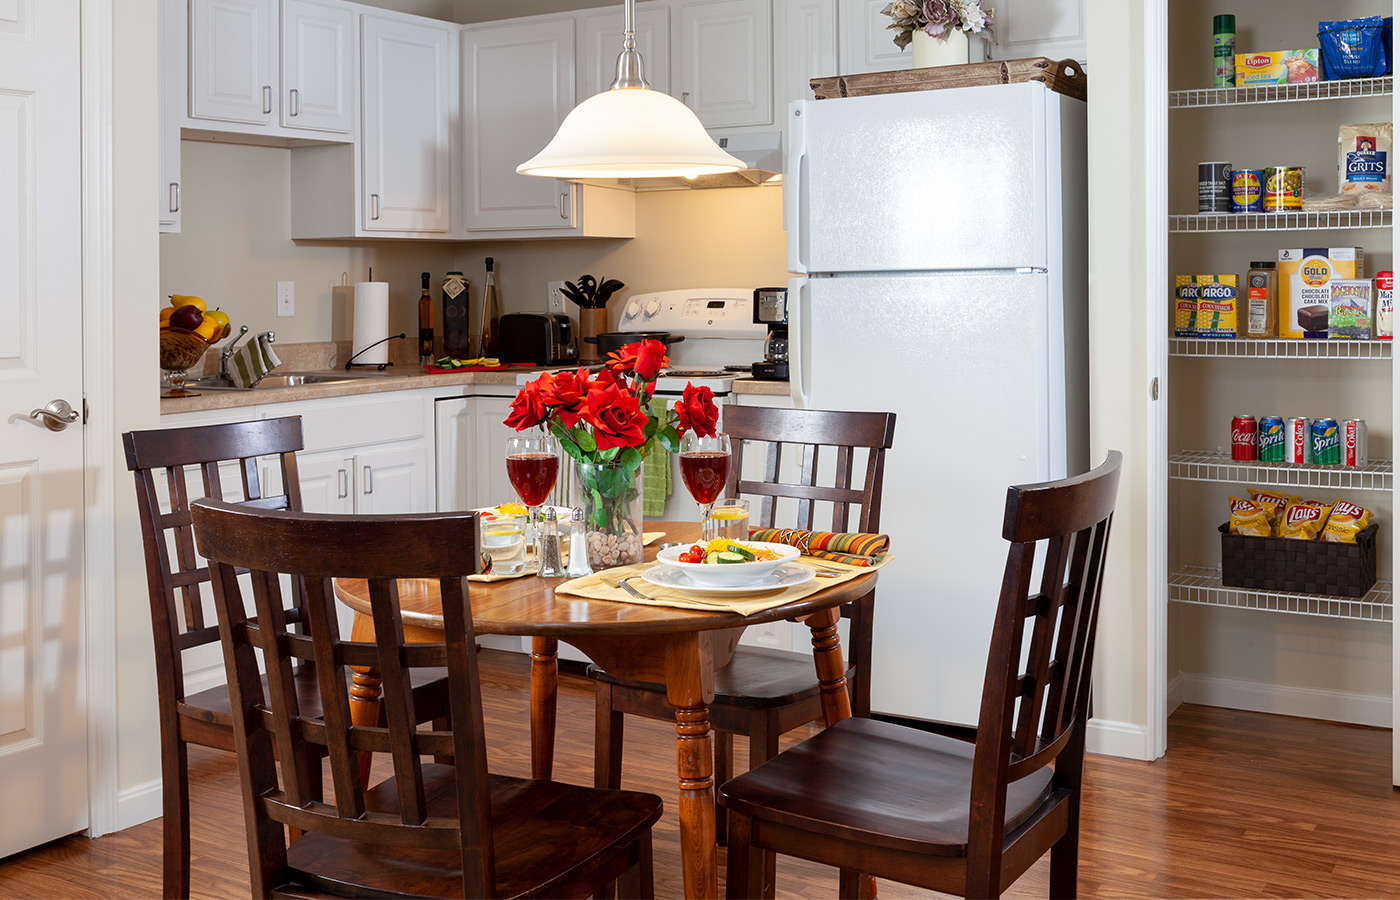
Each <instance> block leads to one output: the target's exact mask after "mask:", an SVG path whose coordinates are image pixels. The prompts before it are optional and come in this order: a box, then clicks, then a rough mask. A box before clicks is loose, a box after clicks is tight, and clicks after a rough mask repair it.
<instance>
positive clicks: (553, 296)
mask: <svg viewBox="0 0 1400 900" xmlns="http://www.w3.org/2000/svg"><path fill="white" fill-rule="evenodd" d="M545 311H546V312H552V313H561V312H563V311H564V282H562V281H551V282H549V306H548V308H547V309H546V310H545Z"/></svg>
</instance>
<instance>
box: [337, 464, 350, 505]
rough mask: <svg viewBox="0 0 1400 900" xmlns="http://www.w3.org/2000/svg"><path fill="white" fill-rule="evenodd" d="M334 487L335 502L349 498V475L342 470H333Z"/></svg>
mask: <svg viewBox="0 0 1400 900" xmlns="http://www.w3.org/2000/svg"><path fill="white" fill-rule="evenodd" d="M335 486H336V492H335V498H336V499H337V500H344V499H345V498H346V497H349V496H350V478H349V473H348V472H346V471H345V470H344V469H336V470H335Z"/></svg>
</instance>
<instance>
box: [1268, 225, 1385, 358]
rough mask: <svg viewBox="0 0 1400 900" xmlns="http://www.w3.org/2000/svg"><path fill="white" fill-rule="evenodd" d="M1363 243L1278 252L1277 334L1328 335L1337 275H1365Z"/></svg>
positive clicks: (1342, 277) (1360, 276)
mask: <svg viewBox="0 0 1400 900" xmlns="http://www.w3.org/2000/svg"><path fill="white" fill-rule="evenodd" d="M1365 277H1366V272H1365V254H1364V253H1363V252H1362V250H1361V248H1360V247H1323V248H1307V249H1301V250H1280V251H1279V252H1278V336H1279V337H1281V338H1326V337H1327V320H1328V318H1329V317H1330V315H1331V309H1332V282H1333V280H1335V279H1344V278H1365Z"/></svg>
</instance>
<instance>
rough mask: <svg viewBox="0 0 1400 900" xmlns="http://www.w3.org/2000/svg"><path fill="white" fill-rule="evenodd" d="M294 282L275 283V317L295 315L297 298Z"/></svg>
mask: <svg viewBox="0 0 1400 900" xmlns="http://www.w3.org/2000/svg"><path fill="white" fill-rule="evenodd" d="M296 286H297V285H296V282H295V281H279V282H277V317H278V318H286V317H287V316H294V315H296V309H297V297H296Z"/></svg>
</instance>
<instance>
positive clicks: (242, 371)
mask: <svg viewBox="0 0 1400 900" xmlns="http://www.w3.org/2000/svg"><path fill="white" fill-rule="evenodd" d="M280 365H282V360H280V359H278V358H277V354H276V353H273V352H272V338H271V337H269V336H268V335H266V334H260V335H258V336H257V337H255V338H253V339H252V340H251V341H249V342H248V343H246V344H244V345H243V346H242V347H240V348H239V349H238V350H236V351H234V354H233V355H232V356H230V357H229V360H228V374H229V378H230V379H232V381H233V383H234V384H236V385H238V386H239V387H244V388H246V387H253V386H254V385H256V384H257V383H258V382H259V381H261V380H262V378H263V376H264V375H266V374H267V373H268V372H271V371H272V370H273V369H275V368H277V367H278V366H280Z"/></svg>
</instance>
